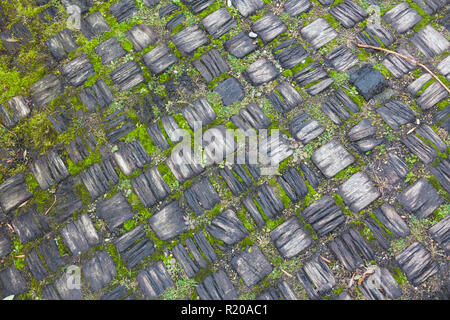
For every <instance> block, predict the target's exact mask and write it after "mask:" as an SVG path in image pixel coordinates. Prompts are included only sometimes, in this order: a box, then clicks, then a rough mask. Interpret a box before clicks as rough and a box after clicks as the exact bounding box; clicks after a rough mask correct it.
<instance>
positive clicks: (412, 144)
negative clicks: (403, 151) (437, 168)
mask: <svg viewBox="0 0 450 320" xmlns="http://www.w3.org/2000/svg"><path fill="white" fill-rule="evenodd" d="M402 142H403V144H404V145H405V146H406V147H407V148H408V149H409V150H410V151H411V152H412V153H414V154H415V155H416V156H417V157H418V158H419V159H420V160H421V161H422V162H423V163H425V164H429V163H431V162H432V161H433V160H434V159H436V158H437V157H438V154H437V152H436V150H435V149H434V148H433V147H431V146H429V145H428V144H426V143H425V142H424V141H423V140H421V139H420V138H419V137H418V136H417V135H415V134H414V133H411V134H408V135H407V136H406V137H405V138H403V140H402Z"/></svg>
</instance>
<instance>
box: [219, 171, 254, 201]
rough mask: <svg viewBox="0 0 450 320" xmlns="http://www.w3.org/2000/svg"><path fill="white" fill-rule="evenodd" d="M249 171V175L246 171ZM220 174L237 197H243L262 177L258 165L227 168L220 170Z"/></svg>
mask: <svg viewBox="0 0 450 320" xmlns="http://www.w3.org/2000/svg"><path fill="white" fill-rule="evenodd" d="M245 169H247V170H248V171H249V172H250V174H249V173H247V171H246V170H245ZM252 169H256V170H252ZM219 174H220V175H221V177H222V178H223V179H224V180H225V183H226V184H227V186H228V187H229V188H230V190H231V192H232V193H233V194H234V195H235V196H239V195H241V194H242V193H243V192H244V191H245V190H246V189H248V188H250V187H251V186H252V185H253V184H254V181H257V180H258V178H259V176H260V171H259V170H258V169H257V166H256V165H250V164H246V166H245V167H244V165H241V164H235V165H233V167H232V168H228V167H227V166H225V167H224V168H221V169H220V170H219ZM252 178H253V179H252Z"/></svg>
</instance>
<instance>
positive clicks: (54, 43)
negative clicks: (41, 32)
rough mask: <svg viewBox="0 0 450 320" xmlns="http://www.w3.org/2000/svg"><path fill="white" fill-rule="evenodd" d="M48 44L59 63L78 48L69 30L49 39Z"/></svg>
mask: <svg viewBox="0 0 450 320" xmlns="http://www.w3.org/2000/svg"><path fill="white" fill-rule="evenodd" d="M46 44H47V47H48V49H49V50H50V53H51V54H52V55H53V57H54V58H55V59H56V60H58V61H60V60H63V59H64V58H66V57H67V55H68V54H69V53H70V52H71V51H73V50H75V49H76V48H77V47H78V46H77V44H76V42H75V40H74V39H73V38H72V35H71V34H70V31H69V30H68V29H64V30H63V31H60V32H59V33H57V34H56V36H53V37H51V38H50V39H48V40H47V41H46Z"/></svg>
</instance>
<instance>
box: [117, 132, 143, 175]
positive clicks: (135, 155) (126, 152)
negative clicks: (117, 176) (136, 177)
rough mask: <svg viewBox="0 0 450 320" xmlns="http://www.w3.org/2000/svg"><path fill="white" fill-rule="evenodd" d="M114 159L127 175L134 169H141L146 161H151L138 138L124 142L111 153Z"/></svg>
mask: <svg viewBox="0 0 450 320" xmlns="http://www.w3.org/2000/svg"><path fill="white" fill-rule="evenodd" d="M113 158H114V161H115V162H116V164H117V166H118V167H119V168H120V170H122V172H123V174H124V175H126V176H129V175H130V174H132V173H133V171H134V170H136V169H138V168H139V169H142V168H143V167H144V165H145V164H146V163H149V162H150V161H151V158H150V156H149V155H148V153H147V151H145V149H144V147H143V146H142V144H141V142H140V141H139V139H136V140H134V141H133V142H132V143H129V144H126V145H124V146H123V147H121V148H120V149H119V150H117V151H116V152H114V153H113Z"/></svg>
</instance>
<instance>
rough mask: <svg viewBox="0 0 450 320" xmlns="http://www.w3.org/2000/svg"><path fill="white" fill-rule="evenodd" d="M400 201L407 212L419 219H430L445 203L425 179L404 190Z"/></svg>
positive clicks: (399, 198) (399, 197)
mask: <svg viewBox="0 0 450 320" xmlns="http://www.w3.org/2000/svg"><path fill="white" fill-rule="evenodd" d="M398 201H399V202H400V204H401V205H402V206H403V208H404V209H405V210H406V211H407V212H409V213H411V214H414V215H415V216H416V217H417V218H419V219H425V218H427V217H429V216H430V215H431V214H432V213H433V211H434V210H436V209H437V208H439V206H440V205H441V203H442V202H443V200H442V199H441V197H440V196H439V194H438V193H437V191H436V189H435V188H434V187H433V186H432V185H431V184H430V183H429V182H428V180H427V179H425V178H420V179H419V180H417V181H416V182H415V183H414V184H412V185H410V186H408V187H407V188H406V189H405V190H403V191H402V192H401V193H400V195H399V196H398Z"/></svg>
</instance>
